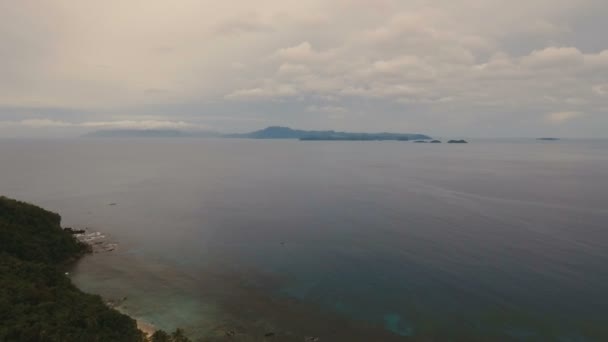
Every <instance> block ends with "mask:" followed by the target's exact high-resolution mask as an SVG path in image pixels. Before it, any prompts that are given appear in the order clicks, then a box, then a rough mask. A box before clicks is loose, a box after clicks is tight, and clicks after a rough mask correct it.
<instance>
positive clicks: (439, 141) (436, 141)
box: [431, 140, 441, 144]
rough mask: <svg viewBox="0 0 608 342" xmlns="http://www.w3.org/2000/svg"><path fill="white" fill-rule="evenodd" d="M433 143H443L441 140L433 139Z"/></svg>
mask: <svg viewBox="0 0 608 342" xmlns="http://www.w3.org/2000/svg"><path fill="white" fill-rule="evenodd" d="M431 144H441V140H431Z"/></svg>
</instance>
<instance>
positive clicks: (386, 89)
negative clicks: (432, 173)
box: [0, 0, 608, 136]
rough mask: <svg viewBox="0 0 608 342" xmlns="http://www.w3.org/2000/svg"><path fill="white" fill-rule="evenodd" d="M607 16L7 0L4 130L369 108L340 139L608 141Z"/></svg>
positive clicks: (454, 4)
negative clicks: (434, 134)
mask: <svg viewBox="0 0 608 342" xmlns="http://www.w3.org/2000/svg"><path fill="white" fill-rule="evenodd" d="M211 9H212V10H211ZM606 16H608V6H606V4H605V2H604V1H600V0H580V1H572V0H535V1H532V2H526V3H517V4H514V3H513V2H512V1H504V0H486V1H479V0H453V1H435V0H415V1H396V0H377V1H375V0H355V1H346V0H310V1H295V0H283V1H279V0H263V1H258V2H250V1H249V2H248V1H224V2H211V1H206V0H202V1H201V0H183V1H180V5H179V6H175V4H174V3H173V2H171V1H168V0H152V1H146V2H124V1H120V0H107V1H104V2H99V1H94V0H81V1H78V2H73V1H70V0H55V1H34V0H23V1H18V2H10V1H1V0H0V41H2V46H1V47H0V121H2V122H5V123H6V122H12V123H13V124H15V123H18V124H19V127H20V128H23V129H24V130H25V129H35V128H39V127H55V128H66V129H67V128H70V129H76V128H80V129H86V128H93V126H92V125H97V126H95V127H104V125H106V126H108V127H127V126H128V127H131V126H137V127H142V126H145V127H157V125H158V126H160V127H180V125H183V124H184V123H191V122H202V121H204V117H205V116H209V115H213V116H215V117H220V116H222V115H226V116H227V117H231V118H238V117H240V118H243V119H246V118H249V117H256V118H259V120H261V121H255V122H254V121H251V120H249V121H248V120H241V121H239V120H223V121H222V120H217V122H218V123H220V125H223V126H222V127H220V128H223V129H225V130H232V129H233V128H234V127H237V126H236V125H237V122H250V124H249V126H246V124H242V126H238V128H239V129H243V130H244V129H255V128H258V126H260V125H263V124H265V123H268V124H271V123H272V124H274V123H277V120H283V122H280V123H281V124H284V125H291V126H299V125H301V126H307V125H308V126H315V127H316V128H322V126H324V125H327V126H330V125H333V124H335V122H333V121H331V118H332V117H336V115H337V112H340V113H341V114H348V113H351V112H357V113H358V114H357V115H344V120H342V121H343V122H342V123H341V124H342V125H345V127H342V128H343V129H346V128H349V127H350V128H352V129H357V130H378V129H379V130H385V129H387V128H392V129H395V130H398V129H409V128H410V127H420V128H421V129H423V130H424V129H425V127H432V129H433V130H437V131H439V133H441V134H446V135H450V134H453V133H454V132H453V130H459V134H460V135H466V134H467V133H470V134H477V133H478V132H480V131H484V132H485V131H487V130H488V127H493V128H492V129H493V133H494V134H498V135H500V134H502V133H504V132H513V131H518V130H524V131H526V132H528V131H529V132H530V134H534V132H542V131H543V130H544V128H545V126H547V125H551V124H556V123H559V124H561V125H562V127H563V128H564V129H565V130H572V131H568V132H571V133H572V134H573V135H586V134H595V135H605V134H606V133H605V132H608V130H607V129H606V128H608V121H607V119H606V115H605V108H607V107H608V96H606V93H607V91H606V89H607V87H606V79H608V46H607V45H606V44H607V43H606V41H605V39H603V36H602V35H601V34H598V32H603V31H607V30H608V23H606V21H605V17H606ZM327 99H331V101H328V100H327ZM37 108H45V109H44V110H42V109H40V110H38V109H37ZM338 108H339V110H338ZM116 113H132V114H130V115H124V116H121V117H120V118H119V119H120V120H117V117H116ZM167 113H169V114H167ZM534 113H554V114H555V113H585V118H586V119H585V120H575V118H579V117H580V116H577V115H572V114H570V115H566V114H561V116H560V115H557V114H555V115H553V116H552V115H548V117H547V118H546V119H545V120H538V119H537V117H536V115H538V114H534ZM155 115H156V116H155ZM158 115H162V116H163V117H162V118H161V119H158V120H156V119H154V120H156V121H158V122H156V121H154V120H152V121H150V122H146V120H144V119H141V117H146V116H150V117H156V118H158ZM332 115H334V116H332ZM25 120H32V121H29V122H26V121H25ZM36 120H38V121H36ZM45 120H46V121H45ZM313 120H316V121H313ZM323 120H326V121H323ZM530 122H535V124H534V125H531V124H529V123H530ZM574 122H576V125H575V124H573V123H574ZM85 123H88V125H90V126H86V125H85ZM585 125H586V126H585ZM5 126H6V125H5ZM329 128H333V127H329ZM335 128H340V127H335ZM430 129H431V128H429V130H430ZM575 130H578V131H575ZM38 131H40V130H38ZM3 132H4V133H3ZM6 132H7V130H6V129H5V130H4V131H2V132H0V136H2V134H6ZM488 134H489V133H488Z"/></svg>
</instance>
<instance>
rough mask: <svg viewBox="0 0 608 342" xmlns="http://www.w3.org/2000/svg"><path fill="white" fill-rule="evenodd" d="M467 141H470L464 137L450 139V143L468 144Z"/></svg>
mask: <svg viewBox="0 0 608 342" xmlns="http://www.w3.org/2000/svg"><path fill="white" fill-rule="evenodd" d="M467 143H468V141H466V140H464V139H460V140H450V141H448V144H467Z"/></svg>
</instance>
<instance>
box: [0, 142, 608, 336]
mask: <svg viewBox="0 0 608 342" xmlns="http://www.w3.org/2000/svg"><path fill="white" fill-rule="evenodd" d="M0 174H1V177H0V192H1V193H2V194H4V195H7V196H11V197H15V198H19V199H23V200H27V201H31V202H34V203H37V204H39V205H41V206H44V207H47V208H49V209H52V210H55V211H58V212H60V213H61V214H62V216H63V217H64V222H65V224H66V225H74V226H79V227H81V226H88V227H91V228H93V229H97V230H101V231H104V232H107V233H109V234H111V236H112V238H114V239H115V240H117V241H118V242H119V243H120V246H121V248H119V250H118V251H116V252H115V253H113V254H111V255H93V256H91V257H89V258H87V259H85V260H84V261H83V262H82V264H81V265H80V266H79V268H78V269H77V270H76V276H75V278H74V280H75V281H76V283H77V284H79V286H81V287H82V288H84V289H85V290H88V291H92V292H96V293H100V294H103V295H104V296H106V297H108V296H117V297H118V296H121V295H122V294H128V295H129V298H130V299H129V300H128V305H125V310H127V311H128V312H130V313H132V314H134V315H136V316H138V317H141V318H144V319H145V320H147V321H149V322H151V323H154V324H155V325H158V326H160V327H163V328H167V329H171V328H174V327H175V326H184V327H186V328H187V330H189V331H190V332H191V333H192V334H193V335H198V336H203V335H209V334H215V333H217V331H219V330H221V329H224V327H222V324H224V325H231V326H237V325H238V326H239V327H241V328H242V329H243V330H250V331H256V329H258V330H260V331H262V330H268V329H274V330H277V331H279V332H280V331H285V334H286V336H289V337H290V338H291V337H294V340H301V339H295V338H296V337H295V336H298V337H297V338H300V335H302V336H305V335H307V334H309V331H310V335H320V336H321V337H322V335H323V334H325V335H328V334H333V335H331V336H332V337H331V339H329V340H332V341H334V340H355V339H353V337H352V336H350V337H349V336H348V332H346V331H345V330H350V331H354V330H356V329H361V332H360V333H359V334H358V335H356V336H357V337H358V338H359V340H364V341H372V340H388V339H389V338H395V339H397V340H398V339H400V338H402V339H407V337H414V338H422V337H430V338H435V339H439V340H443V339H446V338H448V337H452V338H453V339H456V340H458V339H462V340H472V339H480V340H484V339H505V340H508V339H513V340H542V339H547V340H557V339H562V340H565V341H567V340H572V341H585V340H605V339H608V328H606V327H607V326H608V315H607V314H606V313H608V296H607V295H606V294H607V293H608V267H606V265H608V223H607V222H608V142H607V141H558V142H537V141H534V140H504V141H473V142H472V143H471V144H468V145H447V144H442V145H435V144H433V145H424V144H413V143H406V142H299V141H247V140H118V141H106V140H72V141H2V143H1V144H0ZM109 203H117V205H116V206H109V205H108V204H109ZM323 315H328V316H327V317H331V318H330V319H331V320H332V321H331V322H333V323H331V324H330V323H327V322H328V321H327V320H324V319H325V318H326V316H323ZM296 321H297V322H296ZM353 322H354V323H353ZM353 327H356V328H353ZM218 329H219V330H218ZM307 329H308V330H307ZM380 331H382V332H380ZM386 331H390V334H387V335H386V337H384V335H378V334H383V333H385V332H386ZM220 334H221V332H220ZM365 334H369V335H365ZM373 336H376V338H373ZM378 336H383V337H381V338H378ZM326 340H327V338H326Z"/></svg>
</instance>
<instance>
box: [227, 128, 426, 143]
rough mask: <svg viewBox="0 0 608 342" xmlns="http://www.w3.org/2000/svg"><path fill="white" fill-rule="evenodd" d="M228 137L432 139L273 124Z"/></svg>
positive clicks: (351, 139) (419, 136) (365, 139)
mask: <svg viewBox="0 0 608 342" xmlns="http://www.w3.org/2000/svg"><path fill="white" fill-rule="evenodd" d="M224 137H226V138H244V139H299V140H303V141H318V140H324V141H325V140H331V141H333V140H338V141H385V140H397V141H408V140H430V139H431V137H429V136H428V135H424V134H410V133H386V132H382V133H352V132H337V131H305V130H299V129H292V128H289V127H281V126H271V127H267V128H264V129H262V130H259V131H254V132H251V133H242V134H226V135H224Z"/></svg>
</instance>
